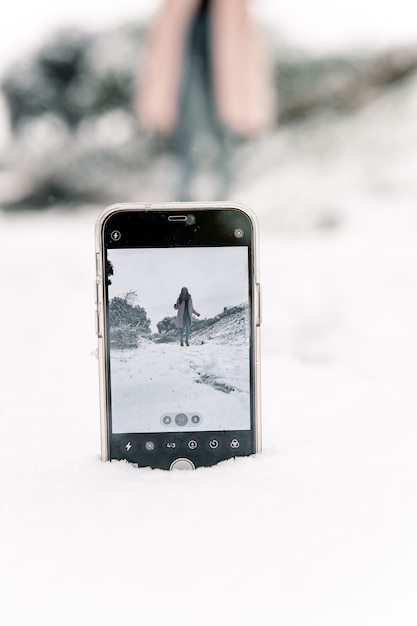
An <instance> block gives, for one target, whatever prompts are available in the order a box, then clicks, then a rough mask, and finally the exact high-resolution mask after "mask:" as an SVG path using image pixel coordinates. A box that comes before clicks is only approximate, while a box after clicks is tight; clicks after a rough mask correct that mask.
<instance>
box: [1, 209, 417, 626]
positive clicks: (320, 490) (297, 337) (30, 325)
mask: <svg viewBox="0 0 417 626" xmlns="http://www.w3.org/2000/svg"><path fill="white" fill-rule="evenodd" d="M254 208H255V210H257V208H258V207H257V206H254ZM359 208H360V210H359ZM96 214H97V209H96V208H90V209H89V210H86V211H84V212H79V213H78V214H76V215H71V214H69V213H68V214H67V213H65V212H63V213H61V214H59V213H54V214H38V215H36V214H35V215H33V214H31V215H20V216H14V217H13V216H6V215H0V231H1V234H2V237H1V248H0V255H1V258H0V262H1V267H2V289H1V291H2V306H1V311H0V319H1V330H2V334H1V361H0V368H1V380H2V385H1V406H2V407H3V408H2V412H1V428H2V433H1V434H2V436H1V438H0V464H1V465H0V485H1V511H2V512H1V516H0V525H1V533H0V543H1V555H2V556H1V559H0V578H1V584H0V596H2V600H1V602H0V619H1V622H2V623H3V624H6V625H7V626H14V625H15V624H19V625H20V624H25V625H26V624H32V623H33V624H43V625H48V626H49V625H52V624H53V625H54V626H55V625H56V624H59V625H66V624H71V625H73V624H78V625H92V624H113V623H120V624H123V623H126V624H133V623H138V624H146V625H150V626H151V625H159V624H163V625H168V624H182V625H187V626H188V625H191V624H193V625H195V624H199V625H200V624H202V625H206V624H210V625H223V624H237V623H239V621H240V620H243V621H244V622H245V623H250V621H253V623H256V624H262V626H264V625H266V626H269V625H274V626H275V625H276V624H283V625H285V626H292V625H297V626H312V625H316V624H317V625H318V626H325V625H329V626H335V625H337V626H344V625H346V626H347V625H349V626H351V625H352V624H355V626H359V625H360V626H362V625H363V626H369V625H370V624H378V625H379V626H380V625H388V624H389V625H399V624H400V625H401V626H406V625H407V626H408V625H410V626H411V625H413V626H414V624H415V623H416V617H417V612H416V609H415V589H416V582H417V580H416V579H417V576H416V574H417V572H416V569H417V568H416V563H417V544H416V533H415V529H416V527H417V507H416V499H415V479H416V470H417V461H416V454H415V446H416V434H417V432H416V430H417V423H416V409H417V393H416V387H415V378H416V371H417V369H416V360H417V359H416V354H417V350H416V348H417V331H416V319H417V294H416V266H417V246H416V245H415V233H416V232H417V231H416V228H417V215H416V212H415V207H414V206H413V202H411V203H410V204H407V203H402V204H398V205H397V204H389V203H387V202H385V203H383V204H382V205H381V207H375V206H371V205H368V204H364V205H362V206H361V207H358V210H357V211H356V213H353V214H352V215H351V217H350V218H349V219H345V221H344V223H343V226H341V227H340V228H336V229H334V230H330V231H321V232H320V231H313V230H310V231H308V230H304V231H296V230H294V231H291V230H289V231H286V232H285V231H279V230H277V229H276V230H274V229H273V228H271V227H268V229H265V228H263V229H262V240H261V244H262V255H261V261H262V265H261V275H262V283H263V311H264V321H263V335H262V337H263V341H262V343H263V423H264V428H263V430H264V436H263V440H264V451H263V453H262V454H260V455H258V456H257V457H255V458H250V459H239V460H237V461H229V462H225V463H223V464H221V465H220V466H218V467H214V468H209V469H206V468H204V469H200V470H198V471H196V472H176V473H170V472H163V471H157V470H147V469H141V470H138V469H134V468H132V467H130V466H129V465H128V464H126V463H124V462H120V463H117V462H113V463H101V462H100V460H99V417H98V400H97V395H98V393H97V371H96V369H97V362H96V359H95V358H94V357H93V356H91V353H92V352H93V351H94V349H95V337H94V322H93V319H94V317H93V306H94V305H93V279H94V276H93V272H94V265H93V223H94V220H95V217H96ZM263 224H264V218H262V215H261V228H262V225H263Z"/></svg>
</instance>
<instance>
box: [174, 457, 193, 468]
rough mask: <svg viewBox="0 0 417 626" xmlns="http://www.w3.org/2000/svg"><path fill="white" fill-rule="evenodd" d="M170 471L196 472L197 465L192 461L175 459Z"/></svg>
mask: <svg viewBox="0 0 417 626" xmlns="http://www.w3.org/2000/svg"><path fill="white" fill-rule="evenodd" d="M169 469H170V470H194V469H195V465H194V463H193V462H192V461H190V459H175V461H173V462H172V463H171V465H170V468H169Z"/></svg>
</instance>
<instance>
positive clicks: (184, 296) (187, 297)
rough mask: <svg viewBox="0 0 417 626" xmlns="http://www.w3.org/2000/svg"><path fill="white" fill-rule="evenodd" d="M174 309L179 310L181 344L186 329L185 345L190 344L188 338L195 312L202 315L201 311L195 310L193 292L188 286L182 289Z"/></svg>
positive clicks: (178, 325) (178, 323) (198, 315)
mask: <svg viewBox="0 0 417 626" xmlns="http://www.w3.org/2000/svg"><path fill="white" fill-rule="evenodd" d="M174 309H176V310H177V311H178V313H177V328H178V332H179V336H180V345H181V346H183V345H184V330H185V345H186V346H189V345H190V344H189V343H188V339H189V336H190V328H191V320H192V317H193V314H194V315H197V317H200V313H197V311H195V310H194V308H193V301H192V298H191V294H190V293H189V291H188V289H187V287H183V288H182V289H181V293H180V295H179V296H178V298H177V301H176V303H175V304H174Z"/></svg>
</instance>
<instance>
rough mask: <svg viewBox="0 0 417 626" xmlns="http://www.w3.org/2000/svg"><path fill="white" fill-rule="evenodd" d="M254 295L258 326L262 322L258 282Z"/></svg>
mask: <svg viewBox="0 0 417 626" xmlns="http://www.w3.org/2000/svg"><path fill="white" fill-rule="evenodd" d="M256 295H257V300H258V302H257V307H256V316H257V319H256V326H260V325H261V322H262V295H261V285H260V283H256Z"/></svg>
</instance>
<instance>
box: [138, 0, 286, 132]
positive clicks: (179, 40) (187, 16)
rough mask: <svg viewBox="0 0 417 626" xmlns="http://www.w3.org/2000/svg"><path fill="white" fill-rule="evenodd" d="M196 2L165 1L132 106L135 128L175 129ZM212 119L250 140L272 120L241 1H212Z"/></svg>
mask: <svg viewBox="0 0 417 626" xmlns="http://www.w3.org/2000/svg"><path fill="white" fill-rule="evenodd" d="M199 4H200V0H165V2H164V4H163V5H162V8H161V10H160V12H159V15H158V16H157V19H156V21H155V23H154V25H153V28H152V29H151V32H150V35H149V40H148V47H147V57H146V59H145V68H144V73H143V77H142V80H141V82H140V86H139V91H138V98H137V102H136V107H137V113H138V117H139V121H140V123H141V124H142V125H143V126H144V127H145V128H148V129H150V130H154V131H157V132H161V133H167V134H169V133H172V132H173V131H174V130H175V128H176V125H177V122H178V117H179V111H178V100H179V98H178V93H179V84H180V77H181V65H182V60H183V55H184V44H185V38H186V34H187V32H188V28H189V26H190V22H191V19H192V17H193V16H194V14H195V12H196V10H197V9H198V6H199ZM210 9H211V15H212V45H211V50H212V66H213V84H214V94H215V101H216V106H217V113H218V116H219V118H220V119H221V121H222V122H223V123H224V124H225V125H226V126H228V127H229V128H230V129H231V130H233V131H235V132H237V133H240V134H242V135H252V134H255V133H258V132H261V131H263V130H265V129H266V128H268V127H269V126H270V125H271V124H272V123H273V122H274V120H275V116H276V111H275V109H276V98H275V92H274V86H273V81H272V72H271V67H270V66H269V65H268V59H267V54H266V50H265V47H264V46H263V45H262V41H261V39H260V37H259V33H258V32H257V30H256V28H255V27H254V25H253V23H252V20H251V19H250V15H249V11H248V7H247V1H246V0H211V3H210Z"/></svg>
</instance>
